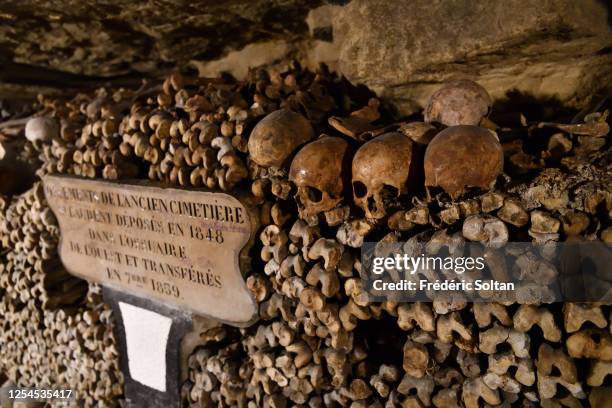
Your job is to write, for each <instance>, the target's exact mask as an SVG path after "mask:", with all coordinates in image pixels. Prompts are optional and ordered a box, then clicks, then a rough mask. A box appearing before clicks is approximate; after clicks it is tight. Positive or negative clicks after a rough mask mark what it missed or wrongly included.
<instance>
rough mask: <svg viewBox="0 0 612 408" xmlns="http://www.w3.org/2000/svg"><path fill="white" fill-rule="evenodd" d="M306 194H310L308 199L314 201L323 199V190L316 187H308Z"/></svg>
mask: <svg viewBox="0 0 612 408" xmlns="http://www.w3.org/2000/svg"><path fill="white" fill-rule="evenodd" d="M306 194H308V200H309V201H310V202H313V203H318V202H319V201H321V200H322V199H323V193H322V192H321V190H319V189H317V188H314V187H306Z"/></svg>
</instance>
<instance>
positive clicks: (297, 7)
mask: <svg viewBox="0 0 612 408" xmlns="http://www.w3.org/2000/svg"><path fill="white" fill-rule="evenodd" d="M319 4H320V2H319V1H307V0H274V1H266V0H254V1H250V0H249V1H244V0H231V1H224V2H219V1H212V0H199V1H184V0H180V1H176V2H174V1H156V2H134V1H130V0H112V1H99V0H87V1H80V0H57V1H52V2H41V1H37V0H25V1H18V2H13V1H10V2H6V1H4V2H0V62H4V61H12V62H15V63H25V64H31V65H37V66H41V67H47V68H54V69H57V70H61V71H66V72H70V73H74V74H85V75H105V76H109V75H118V74H126V73H130V72H134V71H138V72H145V73H152V72H155V71H156V70H159V69H163V68H172V67H173V66H174V65H175V64H178V65H182V64H185V63H187V62H188V61H189V60H191V59H203V60H210V59H214V58H217V57H219V56H221V55H223V54H224V53H226V52H228V51H230V50H232V49H240V48H242V47H244V46H246V45H247V44H250V43H253V42H257V41H262V40H270V39H274V38H284V39H287V40H291V39H294V38H299V37H300V36H301V35H305V34H307V33H308V27H307V24H306V22H305V18H306V15H307V13H308V10H309V9H311V8H315V7H317V6H318V5H319ZM3 60H4V61H3Z"/></svg>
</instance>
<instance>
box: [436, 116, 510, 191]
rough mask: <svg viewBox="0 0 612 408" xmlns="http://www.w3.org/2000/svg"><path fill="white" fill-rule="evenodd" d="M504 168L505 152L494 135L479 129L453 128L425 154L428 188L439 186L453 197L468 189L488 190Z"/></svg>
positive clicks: (438, 138) (476, 127)
mask: <svg viewBox="0 0 612 408" xmlns="http://www.w3.org/2000/svg"><path fill="white" fill-rule="evenodd" d="M503 168H504V152H503V150H502V147H501V144H500V143H499V141H498V139H497V136H496V135H495V133H494V132H492V131H490V130H487V129H484V128H481V127H478V126H468V125H461V126H451V127H449V128H447V129H445V130H443V131H442V132H440V133H438V134H437V135H436V137H434V138H433V140H432V141H431V143H429V145H428V146H427V150H426V151H425V186H426V187H440V188H442V189H443V190H444V191H445V192H446V193H448V195H450V196H451V198H453V199H456V198H458V197H460V196H461V195H462V194H463V193H464V192H465V191H466V189H467V188H470V187H475V188H480V189H483V190H488V189H490V188H492V187H493V185H494V184H495V180H497V177H498V176H499V175H500V174H501V173H502V171H503Z"/></svg>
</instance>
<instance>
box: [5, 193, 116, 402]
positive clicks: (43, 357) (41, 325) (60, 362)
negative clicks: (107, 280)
mask: <svg viewBox="0 0 612 408" xmlns="http://www.w3.org/2000/svg"><path fill="white" fill-rule="evenodd" d="M0 208H2V211H0V326H1V327H2V331H1V332H0V349H1V350H2V358H1V359H0V372H3V373H4V374H5V375H6V376H7V377H8V378H9V379H10V381H11V382H12V383H14V384H19V385H21V386H31V387H39V388H40V387H44V386H48V387H64V388H70V389H73V390H74V391H75V393H76V396H77V399H78V403H79V404H80V405H79V406H88V407H94V406H96V407H98V406H104V407H114V406H116V405H117V398H118V397H120V396H121V395H122V394H123V390H122V378H121V374H120V371H119V360H118V354H117V351H116V348H115V341H114V338H113V334H112V327H113V326H112V316H111V312H110V310H109V309H108V308H107V307H106V306H105V305H104V304H103V303H102V299H101V296H100V295H99V294H97V293H96V291H95V289H96V288H92V291H90V292H89V293H88V288H87V284H86V283H85V282H83V281H81V280H80V279H76V278H74V277H72V276H71V275H69V274H68V273H67V272H66V271H65V270H64V268H63V267H62V265H61V263H60V261H59V258H58V255H57V243H58V236H59V228H58V226H57V223H56V220H55V217H54V216H53V214H52V212H51V210H50V209H49V207H47V204H46V201H45V198H44V193H43V190H42V185H41V184H40V183H37V184H35V185H34V187H33V188H32V189H30V190H28V191H27V192H26V193H24V194H23V195H21V196H15V197H13V198H12V200H11V199H9V198H3V199H2V200H1V201H0Z"/></svg>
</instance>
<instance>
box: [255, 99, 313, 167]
mask: <svg viewBox="0 0 612 408" xmlns="http://www.w3.org/2000/svg"><path fill="white" fill-rule="evenodd" d="M313 137H314V130H313V129H312V125H311V124H310V122H309V121H308V120H307V119H306V118H305V117H303V116H302V115H300V114H299V113H296V112H293V111H290V110H287V109H279V110H277V111H274V112H272V113H270V114H269V115H267V116H266V117H265V118H263V119H262V120H260V121H259V123H257V125H255V127H254V128H253V130H252V131H251V136H250V137H249V143H248V148H249V153H250V155H251V159H252V160H253V161H254V162H255V163H257V164H259V165H260V166H263V167H281V166H282V165H283V164H284V163H285V161H286V160H287V159H288V158H289V156H291V153H293V152H294V151H295V149H296V148H298V147H299V146H300V145H302V144H304V143H306V142H307V141H309V140H310V139H312V138H313Z"/></svg>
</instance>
